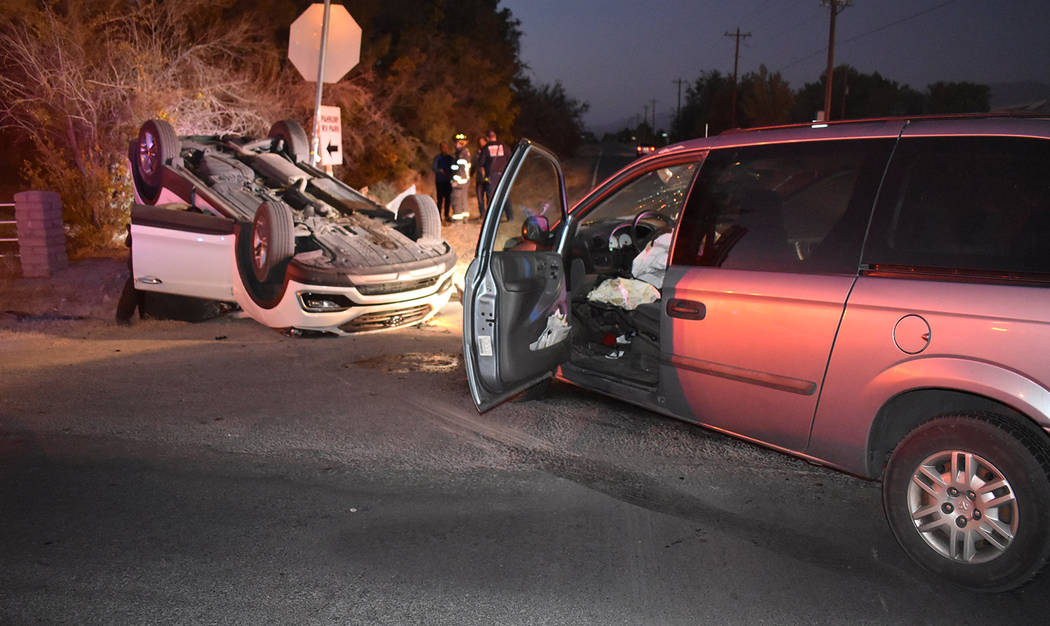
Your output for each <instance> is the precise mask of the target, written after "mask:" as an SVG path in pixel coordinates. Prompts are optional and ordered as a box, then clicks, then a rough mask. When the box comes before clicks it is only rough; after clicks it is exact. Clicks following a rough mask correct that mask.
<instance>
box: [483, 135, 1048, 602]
mask: <svg viewBox="0 0 1050 626" xmlns="http://www.w3.org/2000/svg"><path fill="white" fill-rule="evenodd" d="M1047 172H1050V119H1040V118H1017V117H995V116H984V117H956V118H941V119H931V118H922V119H893V120H876V121H863V122H845V123H832V124H814V125H805V126H794V127H781V128H770V129H756V130H751V131H744V132H737V133H732V134H723V135H721V136H718V137H714V138H710V139H703V140H694V141H689V142H684V143H680V144H676V145H672V146H667V147H664V148H661V149H659V150H657V151H656V152H654V153H653V154H651V155H648V156H645V157H643V158H640V159H638V160H637V161H635V162H634V163H632V164H631V165H629V166H628V167H626V168H625V169H623V170H622V171H620V172H619V173H617V174H615V175H614V176H613V177H611V178H610V179H608V180H607V181H605V182H604V183H603V184H601V185H600V186H598V187H597V188H596V189H594V190H593V191H592V192H591V193H590V194H589V195H588V196H587V197H585V198H584V199H583V200H582V201H580V202H579V203H578V204H577V205H576V206H574V207H573V208H572V209H571V210H569V209H568V207H567V206H566V202H565V189H564V181H563V177H562V174H561V169H560V166H559V164H558V161H557V159H556V158H555V157H554V156H553V155H552V154H551V153H550V152H549V151H548V150H546V149H544V148H543V147H541V146H539V145H536V144H533V143H530V142H528V141H523V142H521V143H520V144H519V145H518V147H517V149H516V150H515V152H514V155H513V156H512V158H511V161H510V165H509V168H508V170H507V173H506V175H505V176H504V178H503V180H502V181H501V183H500V186H499V188H498V189H497V190H496V193H495V197H494V200H493V207H492V208H493V210H490V211H489V212H488V215H487V216H486V221H485V223H484V225H483V227H482V231H481V235H480V239H479V243H478V249H477V255H476V258H475V259H474V261H473V262H472V263H471V266H470V269H469V270H468V273H467V278H466V291H465V294H464V299H463V343H464V346H463V351H464V360H465V363H466V369H467V376H468V379H469V384H470V391H471V394H472V396H473V398H474V401H475V403H476V404H477V406H478V408H479V410H482V411H484V410H487V409H488V408H491V407H493V406H495V405H496V404H498V403H499V402H502V401H503V400H505V399H507V398H510V397H511V396H513V395H515V394H518V393H520V392H522V391H524V390H526V389H529V388H530V387H533V386H535V385H537V384H539V383H542V382H543V381H545V380H546V379H548V378H550V377H551V376H552V375H553V376H556V377H558V378H559V379H561V380H564V381H567V382H570V383H572V384H575V385H578V386H580V387H585V388H587V389H591V390H595V391H599V392H602V393H604V394H607V395H610V396H613V397H616V398H619V399H622V400H624V401H627V402H631V403H634V404H636V405H639V406H643V407H645V408H647V409H650V410H653V411H657V412H660V413H663V414H666V415H669V416H672V417H675V418H678V419H682V420H686V421H689V422H694V423H697V424H700V425H703V426H706V427H709V428H713V429H716V430H719V431H721V432H724V433H728V434H731V435H735V436H738V437H742V438H745V439H748V440H750V441H754V442H756V443H760V444H763V445H766V446H770V447H772V448H776V449H778V450H782V451H785V452H789V453H791V454H794V455H798V456H801V457H804V458H806V459H809V460H812V461H815V462H818V463H822V464H825V465H828V466H831V467H835V468H838V469H841V470H844V471H846V472H850V473H852V474H856V475H859V476H863V477H867V478H870V479H881V480H882V483H883V502H884V508H885V513H886V517H887V519H888V521H889V524H890V526H891V528H892V530H893V532H894V534H895V535H896V537H897V539H898V541H899V543H900V544H901V546H902V547H903V548H904V550H905V551H906V552H907V553H908V554H909V555H910V556H911V557H913V558H914V559H915V560H916V561H917V562H918V563H920V564H921V565H922V566H924V567H925V568H927V569H928V570H929V571H931V572H933V573H935V574H936V575H937V576H939V577H940V578H942V579H945V580H950V581H952V582H955V583H958V584H961V585H964V586H967V587H971V588H975V589H982V590H989V591H991V590H1004V589H1009V588H1012V587H1016V586H1018V585H1020V584H1022V583H1024V582H1026V581H1028V580H1030V579H1031V578H1033V577H1034V576H1035V575H1036V574H1037V573H1038V572H1039V570H1040V569H1041V568H1042V566H1043V564H1044V563H1045V562H1046V561H1047V558H1048V555H1050V432H1048V431H1050V358H1048V356H1047V349H1048V348H1050V175H1048V174H1047Z"/></svg>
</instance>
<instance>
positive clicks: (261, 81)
mask: <svg viewBox="0 0 1050 626" xmlns="http://www.w3.org/2000/svg"><path fill="white" fill-rule="evenodd" d="M221 9H222V7H221V6H217V5H216V3H214V2H210V1H207V0H182V1H180V2H152V1H146V2H122V1H118V0H69V1H68V2H65V3H62V4H61V10H60V9H59V8H57V7H55V6H52V5H50V4H47V3H41V4H40V5H33V6H30V7H19V6H18V5H16V6H14V7H8V8H4V9H0V16H2V17H4V18H7V19H4V20H2V23H0V126H2V127H6V128H12V129H15V130H16V131H17V132H18V134H19V135H20V136H22V137H24V138H26V139H28V141H29V143H30V144H31V145H32V146H33V147H34V149H35V151H36V153H37V158H35V159H33V160H32V161H31V162H27V164H26V166H25V168H24V170H23V176H24V177H25V178H26V180H27V182H28V183H29V184H31V185H33V186H36V187H41V188H47V189H54V190H55V191H58V192H59V193H60V194H61V195H62V200H63V207H64V216H63V217H64V219H65V221H66V223H67V226H68V228H69V234H70V235H71V240H72V247H73V248H74V250H77V249H79V248H83V247H88V248H90V247H98V246H108V245H112V243H113V242H114V241H116V240H117V239H118V235H119V231H120V229H121V227H122V225H123V224H124V223H126V222H127V211H128V208H129V207H130V202H129V201H128V199H129V198H130V178H129V177H128V176H127V166H126V164H125V161H126V158H127V157H126V154H127V149H128V141H129V140H131V139H132V138H133V137H134V136H135V134H136V132H137V128H138V125H139V124H140V123H141V122H142V121H144V120H146V119H149V118H154V117H157V118H163V119H167V120H169V121H171V122H172V124H173V125H174V126H175V127H176V130H177V131H178V132H179V133H180V134H197V133H210V132H243V133H258V132H265V130H266V129H267V128H268V120H269V119H270V118H271V116H273V114H274V112H275V111H278V110H280V108H281V107H280V105H279V101H278V97H279V95H280V93H279V90H276V89H274V84H275V81H276V77H277V73H278V71H279V68H280V56H279V54H278V53H277V50H276V49H275V48H274V47H273V45H272V44H271V43H269V42H268V41H266V39H265V37H260V36H259V35H258V34H257V31H258V29H257V28H253V24H254V22H253V19H252V16H250V15H243V16H242V17H240V18H239V19H235V20H220V19H217V17H218V13H217V12H219V11H221ZM5 13H6V14H5ZM208 17H214V18H216V19H207V18H208Z"/></svg>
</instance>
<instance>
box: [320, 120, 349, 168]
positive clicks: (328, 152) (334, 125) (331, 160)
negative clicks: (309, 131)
mask: <svg viewBox="0 0 1050 626" xmlns="http://www.w3.org/2000/svg"><path fill="white" fill-rule="evenodd" d="M320 116H321V128H320V132H319V133H318V135H317V136H318V137H319V138H320V143H319V152H320V153H321V165H342V164H343V129H342V120H341V116H340V112H339V107H332V106H321V112H320Z"/></svg>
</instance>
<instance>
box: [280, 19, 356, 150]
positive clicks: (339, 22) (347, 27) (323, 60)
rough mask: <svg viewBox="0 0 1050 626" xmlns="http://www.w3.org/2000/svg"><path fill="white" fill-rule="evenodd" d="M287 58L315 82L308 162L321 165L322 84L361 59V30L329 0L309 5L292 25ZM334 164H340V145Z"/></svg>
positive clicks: (344, 73)
mask: <svg viewBox="0 0 1050 626" xmlns="http://www.w3.org/2000/svg"><path fill="white" fill-rule="evenodd" d="M329 44H331V45H329ZM288 58H289V59H290V60H291V62H292V64H293V65H295V68H296V69H297V70H299V73H300V74H302V76H303V78H305V79H306V80H308V81H316V82H317V93H316V97H315V98H314V123H313V133H312V134H313V138H312V141H311V144H310V145H311V150H310V160H311V162H312V163H313V164H314V165H318V164H323V162H324V161H325V157H324V156H323V155H322V152H323V150H324V148H323V147H322V146H321V133H322V130H321V126H322V122H321V116H322V111H321V109H322V107H321V93H322V90H323V87H324V83H334V82H337V81H339V80H340V79H342V78H343V76H345V75H346V73H347V72H349V71H350V70H351V69H352V68H353V67H354V66H355V65H357V63H358V61H360V60H361V27H360V26H358V25H357V22H355V21H354V18H352V17H351V16H350V13H348V12H347V10H346V7H344V6H343V5H341V4H337V5H334V6H332V4H331V0H325V1H324V4H320V3H315V4H311V5H310V6H309V7H307V9H306V10H305V11H303V12H302V14H301V15H300V16H299V17H297V18H296V19H295V21H294V22H292V27H291V31H290V32H289V37H288ZM332 108H335V107H332ZM336 111H337V112H338V109H336ZM336 119H337V120H338V116H337V118H336ZM338 163H342V146H341V145H340V147H339V161H338Z"/></svg>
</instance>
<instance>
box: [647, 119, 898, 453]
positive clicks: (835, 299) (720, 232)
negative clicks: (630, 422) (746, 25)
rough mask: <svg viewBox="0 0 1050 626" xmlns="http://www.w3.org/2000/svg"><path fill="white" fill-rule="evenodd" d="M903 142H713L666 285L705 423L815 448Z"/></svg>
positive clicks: (685, 378)
mask: <svg viewBox="0 0 1050 626" xmlns="http://www.w3.org/2000/svg"><path fill="white" fill-rule="evenodd" d="M892 145H893V140H892V139H868V140H848V141H823V142H809V143H798V144H772V145H765V146H745V147H735V148H724V149H719V150H712V151H711V153H710V154H709V156H708V158H707V160H706V161H705V163H704V166H703V168H702V170H701V172H700V175H699V177H698V179H697V182H696V184H695V186H694V189H693V192H692V193H691V195H690V198H689V200H688V201H687V204H686V208H685V209H684V211H683V218H682V221H681V224H680V226H679V232H678V236H677V240H676V242H675V246H674V249H673V251H672V262H671V264H670V266H669V268H668V274H667V280H666V282H665V294H664V300H665V302H666V306H665V311H664V314H665V316H666V319H667V325H669V326H670V330H671V333H670V335H671V337H670V340H671V345H672V347H671V352H672V356H671V361H672V365H673V367H674V371H675V373H676V375H677V384H678V386H679V389H678V391H677V393H680V394H681V400H683V401H684V404H685V406H687V407H688V410H689V411H691V412H692V414H693V416H694V418H695V419H696V420H698V421H700V422H702V423H704V424H707V425H710V426H714V427H717V428H720V429H723V430H726V431H729V432H732V433H735V434H738V435H742V436H745V437H748V438H751V439H755V440H759V441H762V442H765V443H768V444H772V445H775V446H778V447H782V448H787V449H790V450H803V449H805V447H806V445H807V442H808V439H809V434H810V426H811V424H812V420H813V415H814V412H815V410H816V406H817V401H818V398H819V392H820V389H821V384H822V382H823V378H824V373H825V370H826V367H827V362H828V358H829V355H830V353H831V348H832V344H833V342H834V339H835V334H836V332H837V329H838V325H839V321H840V320H841V318H842V313H843V309H844V306H845V302H846V299H847V297H848V295H849V292H850V289H851V287H852V285H853V284H854V281H855V280H856V275H857V268H858V264H859V258H860V245H861V242H862V240H863V236H864V229H865V226H866V224H867V220H868V216H869V215H870V212H871V207H872V204H873V202H874V196H875V191H876V189H877V187H878V181H879V177H880V176H881V174H882V172H883V170H884V168H885V163H886V161H887V159H888V157H889V154H890V150H891V149H892ZM665 327H666V326H665Z"/></svg>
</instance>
